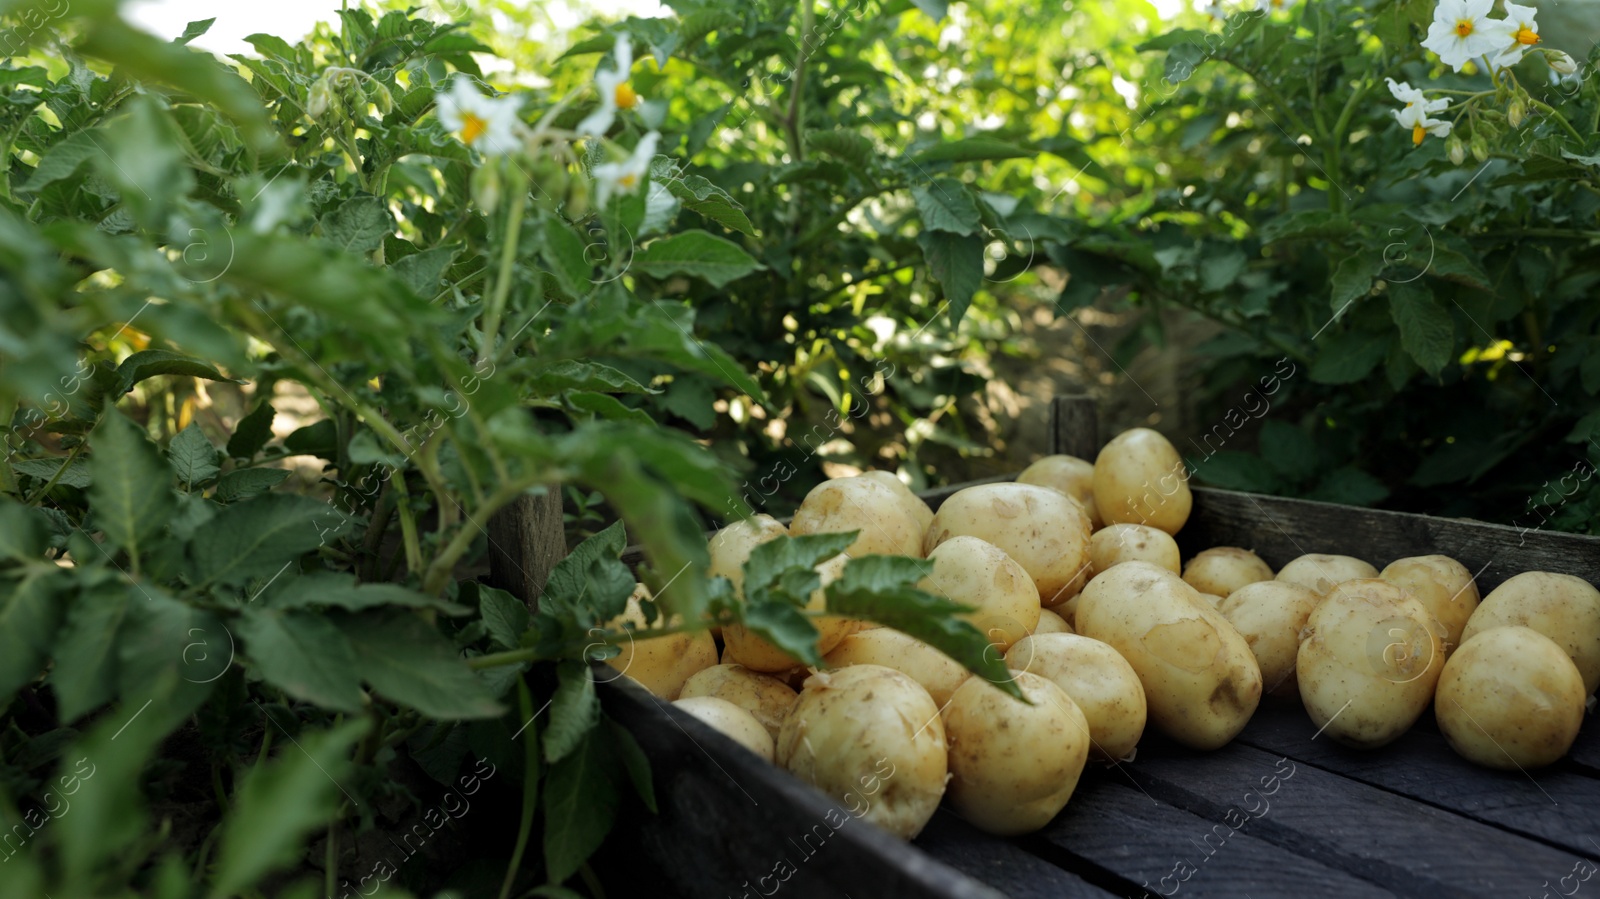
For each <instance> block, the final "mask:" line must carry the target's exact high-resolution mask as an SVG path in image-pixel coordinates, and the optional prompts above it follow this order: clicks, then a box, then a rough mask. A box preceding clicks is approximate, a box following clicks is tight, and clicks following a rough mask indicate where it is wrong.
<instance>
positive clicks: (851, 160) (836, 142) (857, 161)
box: [806, 129, 878, 169]
mask: <svg viewBox="0 0 1600 899" xmlns="http://www.w3.org/2000/svg"><path fill="white" fill-rule="evenodd" d="M806 146H807V147H809V148H810V149H812V150H816V151H818V152H821V153H826V154H828V155H829V156H832V157H833V158H834V159H837V160H839V161H840V162H843V163H847V164H849V165H853V166H855V167H856V168H858V169H865V168H867V167H868V166H870V165H871V164H872V161H873V160H874V159H876V158H877V156H878V151H877V150H876V149H875V148H874V147H873V146H872V141H871V140H870V139H868V138H867V137H866V136H865V135H862V134H858V133H856V132H854V131H847V130H842V129H841V130H838V131H813V132H811V133H809V134H807V135H806Z"/></svg>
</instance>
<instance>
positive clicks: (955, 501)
mask: <svg viewBox="0 0 1600 899" xmlns="http://www.w3.org/2000/svg"><path fill="white" fill-rule="evenodd" d="M962 536H967V537H977V538H979V539H981V540H985V541H987V542H989V543H992V544H994V545H995V546H997V547H999V548H1000V549H1001V550H1002V551H1004V552H1005V554H1006V555H1008V556H1010V557H1011V558H1012V560H1013V561H1015V562H1016V563H1017V564H1018V565H1021V566H1022V569H1023V570H1024V571H1026V572H1028V576H1029V577H1031V578H1033V583H1034V587H1035V588H1036V589H1037V590H1038V592H1039V601H1040V604H1041V605H1043V606H1045V607H1050V606H1054V605H1059V604H1060V603H1062V602H1065V601H1066V600H1067V599H1068V598H1069V597H1070V596H1071V595H1072V594H1071V592H1070V591H1069V590H1068V589H1067V588H1068V586H1069V585H1071V584H1072V583H1073V581H1074V578H1076V577H1077V576H1078V574H1079V572H1080V571H1081V570H1082V569H1083V567H1084V565H1086V564H1087V563H1088V561H1089V516H1088V515H1087V514H1086V513H1085V512H1084V511H1083V508H1082V507H1081V506H1079V505H1078V504H1077V503H1075V502H1073V501H1072V500H1071V499H1070V498H1068V497H1067V496H1065V495H1063V494H1061V493H1058V492H1056V491H1054V490H1051V489H1049V488H1048V487H1035V486H1033V485H1031V484H982V485H979V486H977V487H968V488H966V489H965V490H961V491H958V492H957V493H955V494H954V495H952V496H951V497H950V498H949V499H947V500H945V501H944V504H943V505H941V506H940V507H939V511H938V512H936V513H934V516H933V524H932V525H930V526H929V528H928V534H927V537H926V538H925V539H924V540H923V544H922V546H923V550H924V551H925V552H928V553H931V552H933V551H934V550H935V549H937V548H938V547H939V545H940V544H942V543H945V542H946V541H948V540H950V539H951V538H954V537H962Z"/></svg>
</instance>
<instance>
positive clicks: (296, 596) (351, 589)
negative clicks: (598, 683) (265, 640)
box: [260, 571, 515, 648]
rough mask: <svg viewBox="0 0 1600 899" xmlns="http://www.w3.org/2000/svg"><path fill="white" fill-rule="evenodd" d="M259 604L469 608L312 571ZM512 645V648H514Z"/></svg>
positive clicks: (459, 611) (463, 611) (462, 611)
mask: <svg viewBox="0 0 1600 899" xmlns="http://www.w3.org/2000/svg"><path fill="white" fill-rule="evenodd" d="M263 592H264V594H265V595H263V596H262V597H261V600H260V602H261V604H262V605H264V606H265V607H267V608H270V609H308V608H313V607H320V608H327V609H343V610H345V611H347V612H361V611H365V610H367V609H378V608H382V607H384V606H401V607H404V608H408V609H438V610H439V611H441V612H443V613H445V614H446V615H467V614H470V613H471V611H472V610H471V609H468V608H467V607H466V606H463V605H461V604H460V603H454V602H450V601H449V600H445V599H440V598H439V597H437V596H429V595H428V594H426V593H419V592H418V591H416V590H412V589H411V588H409V587H403V586H401V585H399V584H388V583H376V584H358V583H356V578H355V575H352V574H346V573H343V572H332V571H315V572H310V573H307V574H303V575H300V576H299V577H295V578H289V577H285V578H282V579H280V580H279V581H278V582H277V589H274V590H272V591H263ZM514 647H515V644H512V646H511V647H508V648H514Z"/></svg>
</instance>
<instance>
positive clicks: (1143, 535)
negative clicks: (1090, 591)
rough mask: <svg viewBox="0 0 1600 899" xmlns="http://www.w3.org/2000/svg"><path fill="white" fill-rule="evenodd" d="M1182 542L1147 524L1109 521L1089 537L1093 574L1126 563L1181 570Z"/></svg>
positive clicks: (1173, 571)
mask: <svg viewBox="0 0 1600 899" xmlns="http://www.w3.org/2000/svg"><path fill="white" fill-rule="evenodd" d="M1181 559H1182V556H1180V555H1179V554H1178V542H1177V541H1176V540H1173V539H1172V535H1171V534H1168V533H1167V532H1166V531H1163V530H1158V529H1156V528H1153V527H1150V526H1149V525H1147V524H1108V525H1106V526H1105V527H1103V528H1101V529H1100V530H1098V531H1095V532H1094V536H1092V537H1090V538H1089V577H1091V578H1092V577H1094V576H1095V575H1097V574H1099V573H1100V572H1102V571H1105V570H1106V569H1107V568H1110V567H1111V566H1113V565H1117V564H1120V563H1122V562H1149V563H1150V564H1152V565H1160V566H1161V567H1162V568H1165V569H1168V570H1169V571H1171V572H1172V573H1173V574H1177V573H1178V568H1179V561H1180V560H1181Z"/></svg>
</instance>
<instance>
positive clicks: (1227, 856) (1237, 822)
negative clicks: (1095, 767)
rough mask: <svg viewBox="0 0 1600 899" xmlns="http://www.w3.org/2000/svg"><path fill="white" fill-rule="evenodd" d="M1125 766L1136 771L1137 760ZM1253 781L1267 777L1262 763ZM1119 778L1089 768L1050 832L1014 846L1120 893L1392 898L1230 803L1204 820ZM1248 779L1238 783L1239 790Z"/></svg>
mask: <svg viewBox="0 0 1600 899" xmlns="http://www.w3.org/2000/svg"><path fill="white" fill-rule="evenodd" d="M1128 767H1131V768H1133V769H1135V770H1137V768H1138V767H1139V762H1135V763H1134V764H1133V765H1132V766H1128ZM1256 767H1259V768H1260V769H1261V770H1259V771H1254V772H1253V773H1252V775H1251V776H1252V778H1254V777H1260V776H1261V775H1263V774H1268V775H1270V774H1273V773H1274V769H1273V760H1272V759H1267V760H1266V762H1265V764H1264V765H1258V766H1256ZM1117 777H1118V775H1113V774H1107V773H1104V772H1094V773H1093V774H1092V775H1089V776H1086V778H1085V781H1084V783H1083V784H1082V785H1081V786H1080V787H1079V792H1078V793H1076V794H1074V795H1073V797H1072V801H1071V802H1070V803H1068V804H1067V808H1066V809H1065V811H1063V812H1062V814H1060V815H1058V816H1057V817H1056V819H1055V820H1054V821H1052V822H1051V823H1050V824H1049V826H1047V827H1045V829H1044V830H1042V831H1039V832H1038V833H1037V834H1034V835H1032V836H1030V837H1025V838H1024V839H1023V840H1022V844H1023V845H1024V846H1026V847H1027V848H1028V849H1029V850H1030V851H1033V852H1037V853H1039V854H1040V855H1041V856H1042V857H1044V858H1045V859H1047V860H1049V861H1052V862H1055V863H1056V864H1058V865H1061V866H1062V867H1064V868H1068V869H1073V870H1082V868H1083V867H1084V866H1091V867H1093V868H1096V869H1099V870H1101V871H1105V872H1109V873H1110V874H1112V875H1114V876H1117V877H1120V878H1123V879H1124V880H1126V881H1127V882H1128V883H1129V884H1131V889H1130V890H1128V892H1127V893H1126V895H1130V896H1140V897H1150V896H1157V895H1165V896H1171V895H1174V894H1176V893H1178V891H1179V890H1181V891H1182V895H1183V896H1186V897H1210V896H1215V897H1225V899H1239V897H1243V896H1246V895H1249V896H1252V897H1256V899H1276V897H1288V896H1294V897H1297V899H1298V897H1319V896H1326V897H1330V899H1332V897H1341V899H1343V897H1379V896H1391V895H1393V893H1391V892H1390V891H1388V890H1386V889H1383V888H1381V887H1379V886H1376V885H1374V884H1372V883H1368V882H1366V881H1364V880H1363V879H1362V878H1361V877H1360V876H1359V872H1357V873H1354V874H1353V873H1349V872H1346V871H1343V870H1339V869H1336V868H1333V867H1330V866H1328V865H1326V864H1323V863H1322V862H1320V861H1316V860H1313V859H1310V858H1306V857H1303V856H1302V855H1300V854H1299V853H1296V852H1292V851H1288V850H1285V849H1283V848H1281V847H1279V846H1275V845H1273V844H1272V843H1270V842H1268V841H1266V840H1263V839H1261V838H1260V837H1259V836H1258V835H1257V834H1256V828H1257V827H1258V826H1259V822H1258V821H1255V820H1252V819H1251V818H1250V815H1249V813H1248V812H1247V811H1245V810H1244V809H1243V808H1240V809H1238V810H1237V811H1235V812H1233V813H1231V814H1230V813H1229V809H1231V808H1232V807H1233V806H1234V805H1236V804H1237V803H1238V801H1239V800H1238V799H1237V798H1235V800H1234V801H1233V802H1232V803H1230V804H1229V805H1227V806H1224V807H1222V808H1218V809H1216V810H1215V811H1211V812H1208V813H1205V814H1195V813H1193V812H1190V811H1186V810H1183V809H1180V808H1176V807H1174V806H1172V805H1171V804H1169V803H1167V802H1165V801H1161V800H1160V798H1159V797H1155V798H1152V797H1151V796H1149V795H1147V794H1145V793H1144V792H1142V791H1141V790H1139V789H1138V788H1136V787H1134V786H1130V785H1128V784H1127V783H1125V782H1121V781H1119V780H1117V779H1116V778H1117ZM1253 782H1254V781H1253V780H1250V781H1240V782H1239V783H1238V785H1237V792H1238V793H1240V794H1242V793H1243V792H1244V791H1245V790H1246V789H1248V787H1249V786H1250V784H1252V783H1253Z"/></svg>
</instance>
